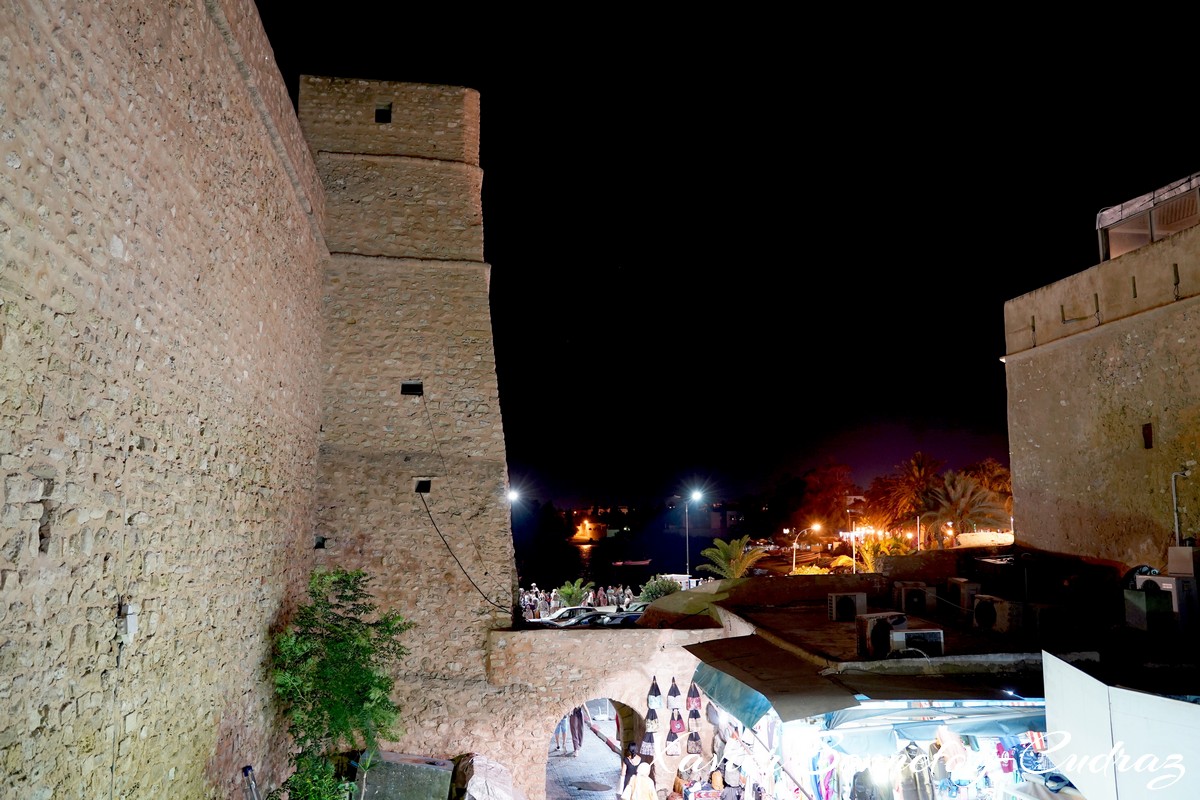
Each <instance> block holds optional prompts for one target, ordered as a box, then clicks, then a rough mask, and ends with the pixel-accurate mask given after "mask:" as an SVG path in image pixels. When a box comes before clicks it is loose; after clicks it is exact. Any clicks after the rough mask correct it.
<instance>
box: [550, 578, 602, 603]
mask: <svg viewBox="0 0 1200 800" xmlns="http://www.w3.org/2000/svg"><path fill="white" fill-rule="evenodd" d="M594 588H596V584H594V583H592V582H591V581H588V582H587V583H584V582H583V578H576V579H575V581H574V583H572V582H571V581H567V582H566V583H564V584H563V585H562V586H560V587H558V599H559V600H561V601H562V604H563V605H564V606H579V605H583V601H584V598H586V597H587V594H588V592H590V591H591V590H592V589H594Z"/></svg>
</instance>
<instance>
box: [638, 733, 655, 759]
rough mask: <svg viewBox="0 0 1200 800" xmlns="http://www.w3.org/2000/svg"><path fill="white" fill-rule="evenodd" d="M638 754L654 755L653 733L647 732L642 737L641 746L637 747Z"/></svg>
mask: <svg viewBox="0 0 1200 800" xmlns="http://www.w3.org/2000/svg"><path fill="white" fill-rule="evenodd" d="M638 754H639V755H643V756H653V755H654V734H653V733H647V734H646V735H645V736H643V737H642V746H641V747H639V748H638Z"/></svg>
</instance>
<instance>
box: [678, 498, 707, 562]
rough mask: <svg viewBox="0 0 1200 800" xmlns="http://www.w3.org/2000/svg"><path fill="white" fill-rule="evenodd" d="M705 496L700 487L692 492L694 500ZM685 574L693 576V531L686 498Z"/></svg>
mask: <svg viewBox="0 0 1200 800" xmlns="http://www.w3.org/2000/svg"><path fill="white" fill-rule="evenodd" d="M701 497H703V495H702V494H700V491H699V490H698V489H693V490H692V494H691V499H692V500H699V499H700V498H701ZM683 574H684V575H687V576H688V579H689V580H690V579H691V577H692V531H691V526H690V525H689V524H688V501H687V498H684V501H683Z"/></svg>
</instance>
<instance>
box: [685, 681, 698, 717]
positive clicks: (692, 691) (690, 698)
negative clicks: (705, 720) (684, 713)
mask: <svg viewBox="0 0 1200 800" xmlns="http://www.w3.org/2000/svg"><path fill="white" fill-rule="evenodd" d="M687 708H688V711H699V710H700V690H699V689H698V688H696V682H695V681H692V685H691V686H689V687H688V693H687Z"/></svg>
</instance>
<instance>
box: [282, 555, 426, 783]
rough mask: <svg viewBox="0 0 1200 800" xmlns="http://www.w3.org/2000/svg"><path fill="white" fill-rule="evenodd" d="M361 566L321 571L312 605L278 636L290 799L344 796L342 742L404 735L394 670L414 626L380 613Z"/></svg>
mask: <svg viewBox="0 0 1200 800" xmlns="http://www.w3.org/2000/svg"><path fill="white" fill-rule="evenodd" d="M369 582H370V579H369V578H368V577H367V575H366V574H365V573H364V572H362V570H354V571H347V570H344V569H341V568H338V569H335V570H332V571H325V570H317V571H315V572H313V574H312V575H311V576H309V582H308V597H309V603H308V604H307V605H303V606H301V607H300V608H299V609H297V611H296V618H295V620H294V621H293V622H292V624H291V625H289V626H288V628H287V630H285V631H284V632H283V633H281V634H279V635H278V636H276V638H275V649H274V651H273V653H272V657H271V679H272V682H273V683H274V685H275V695H276V696H277V697H278V698H279V699H280V700H281V701H282V702H283V704H284V711H285V713H286V715H287V718H288V733H290V734H291V736H292V741H293V742H294V744H295V746H296V748H297V752H295V753H293V754H292V758H291V760H292V766H293V768H294V772H293V773H292V775H291V776H289V777H288V779H287V780H286V781H285V782H284V784H283V786H282V787H280V789H279V790H276V791H275V792H273V793H272V794H271V795H270V796H269V797H272V798H276V797H279V796H280V794H281V793H282V792H284V791H286V792H287V793H288V798H289V800H341V799H342V798H344V797H345V791H346V785H345V783H344V782H343V781H341V780H339V778H338V777H337V775H336V770H335V768H334V764H333V757H334V755H336V753H337V752H338V750H339V749H340V748H343V747H345V748H348V749H353V748H357V747H362V748H363V749H364V750H366V751H367V754H368V756H367V758H366V759H364V761H367V763H369V757H370V752H371V751H372V750H374V749H375V748H376V746H377V743H378V740H379V739H380V738H390V739H394V738H397V737H398V735H399V734H398V732H397V730H396V723H397V720H398V718H399V712H400V709H399V708H398V707H397V706H396V705H395V704H394V703H393V702H392V700H391V693H392V685H393V680H392V677H391V668H392V667H393V666H395V665H396V664H397V663H398V662H399V661H400V660H401V659H402V658H403V657H404V656H406V655H408V650H407V649H406V648H405V647H404V646H403V645H401V644H400V641H399V637H400V635H401V634H402V633H404V632H405V631H407V630H408V629H409V628H411V627H412V623H410V622H408V621H407V620H405V619H404V618H403V617H402V616H400V615H399V614H398V613H396V612H384V613H377V609H376V606H375V603H374V601H373V600H372V599H371V596H370V594H369V593H368V592H367V584H368V583H369Z"/></svg>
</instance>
